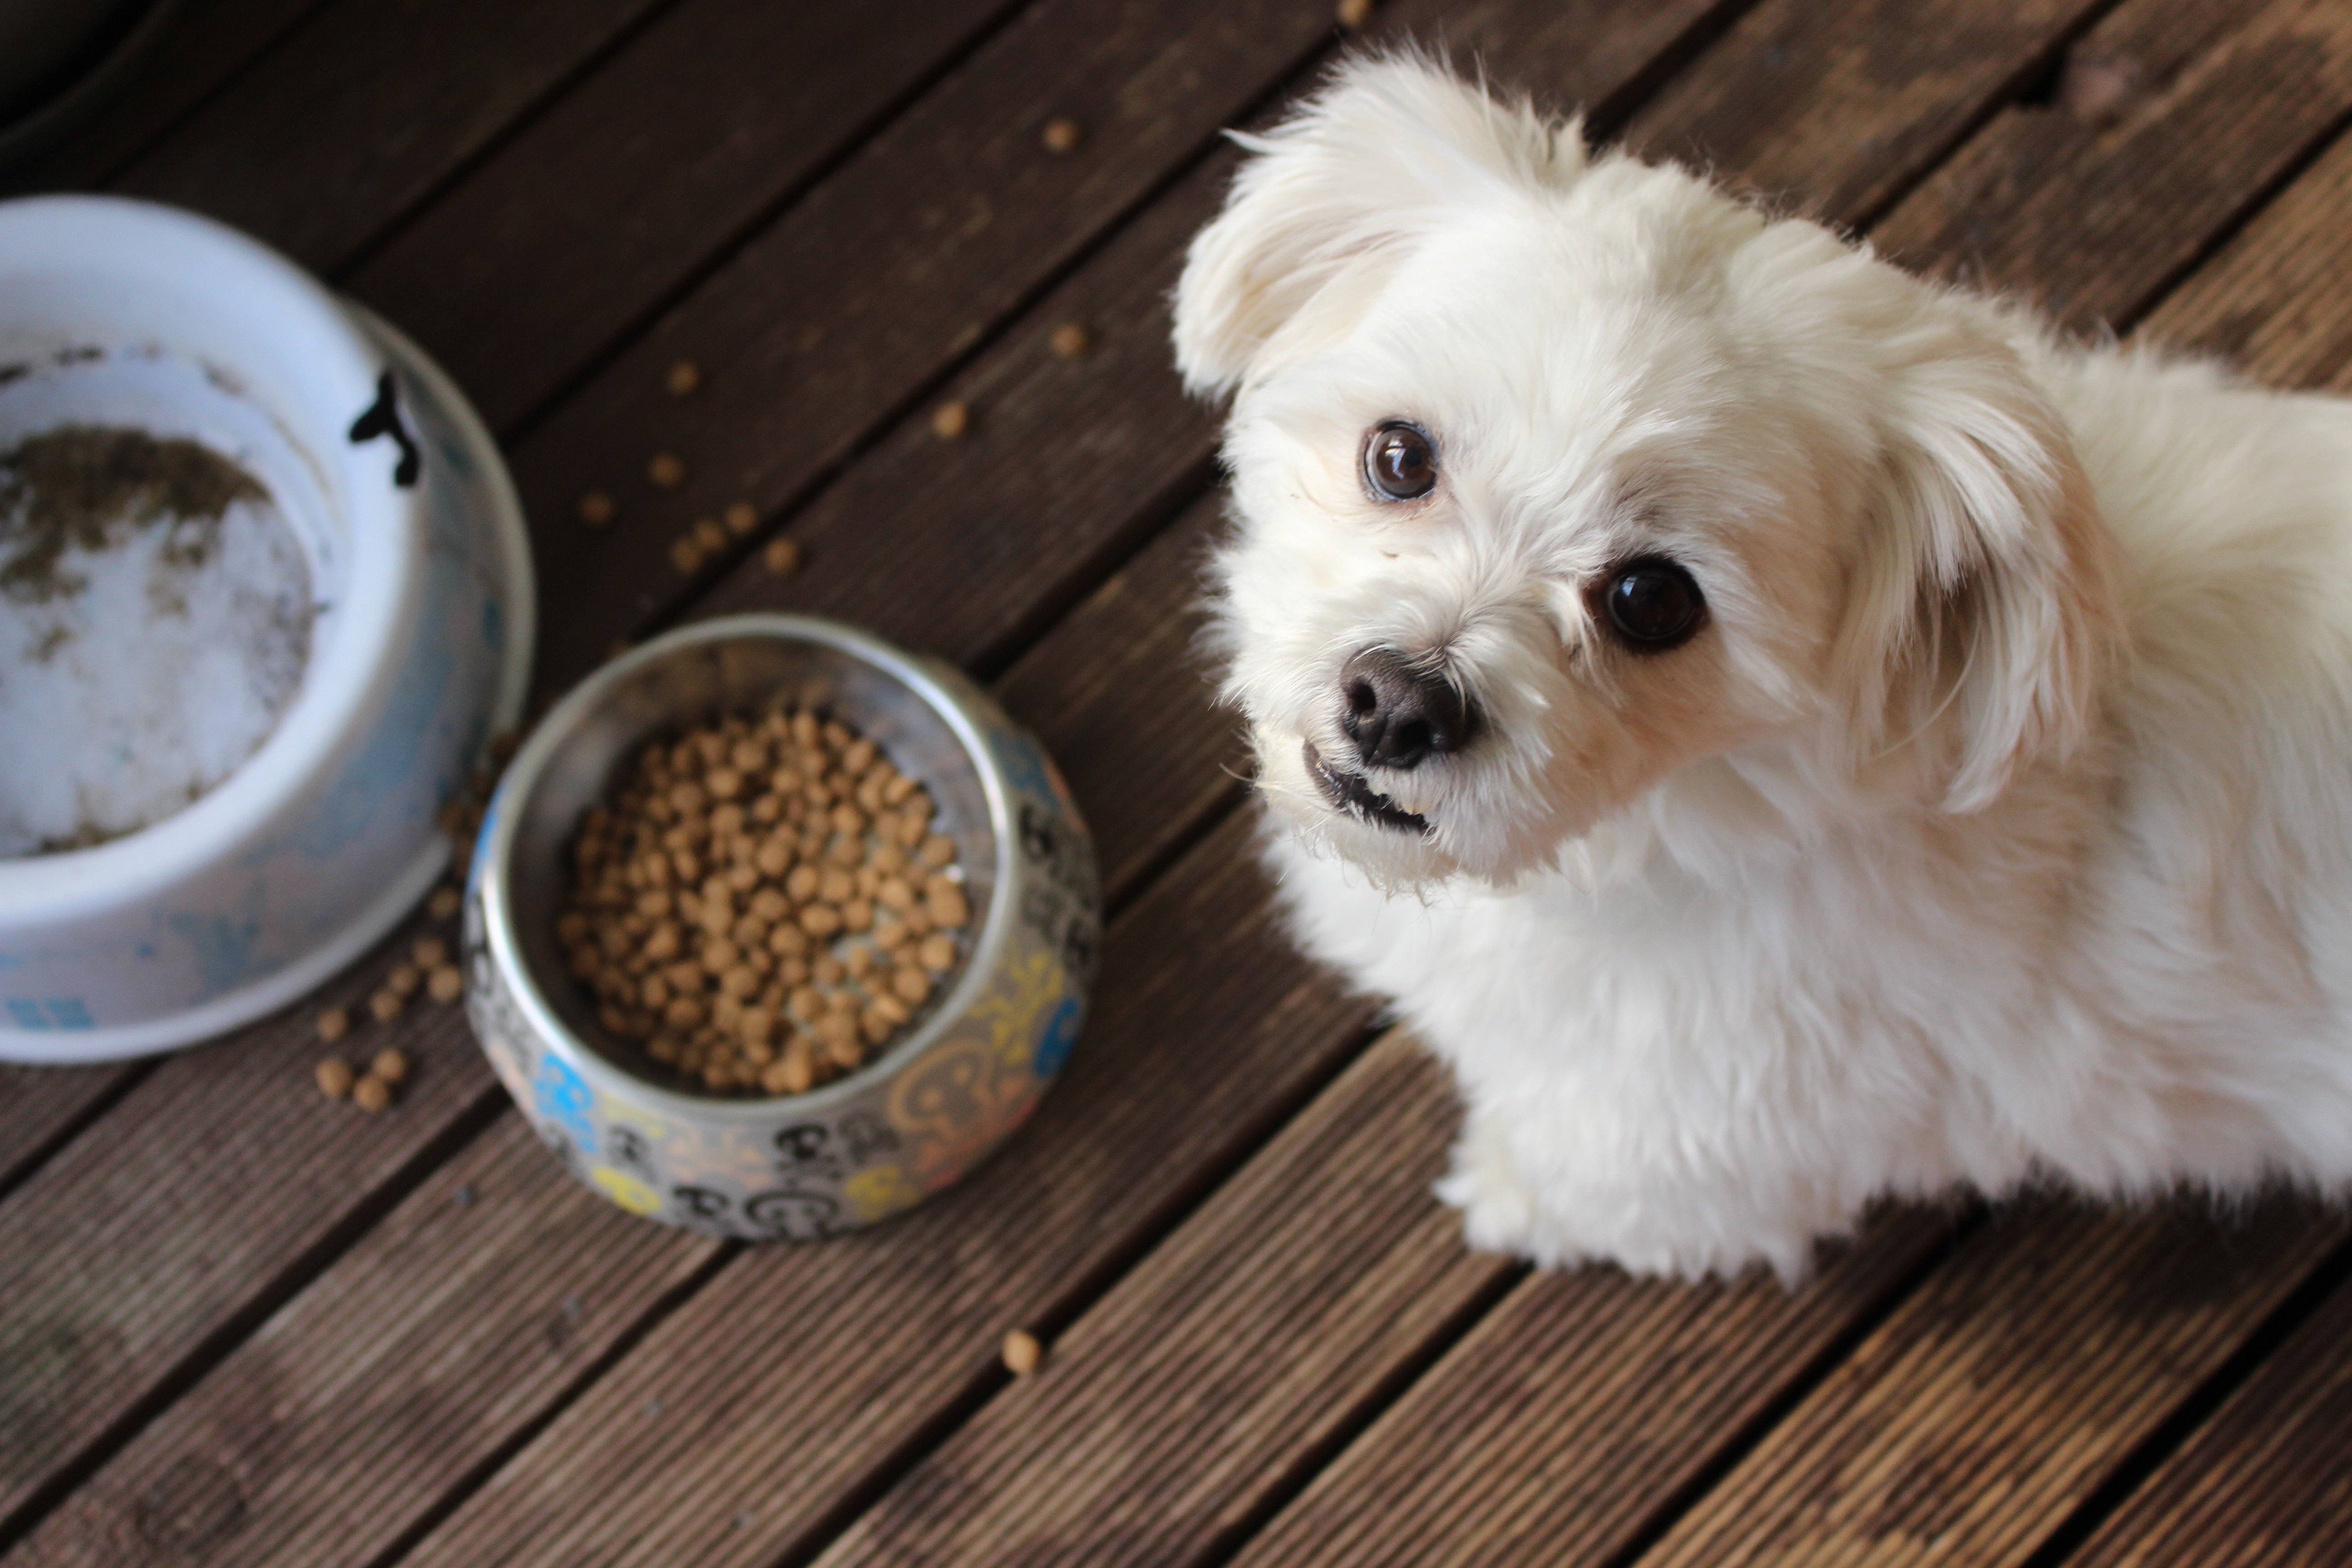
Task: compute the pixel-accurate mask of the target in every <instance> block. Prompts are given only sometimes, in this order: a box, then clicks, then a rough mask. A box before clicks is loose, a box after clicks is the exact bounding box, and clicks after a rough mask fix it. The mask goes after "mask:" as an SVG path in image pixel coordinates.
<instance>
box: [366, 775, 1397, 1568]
mask: <svg viewBox="0 0 2352 1568" xmlns="http://www.w3.org/2000/svg"><path fill="white" fill-rule="evenodd" d="M1246 832H1247V828H1246V825H1245V824H1244V823H1243V822H1241V821H1240V820H1238V819H1234V820H1232V821H1229V822H1228V824H1227V825H1226V826H1224V827H1223V828H1222V829H1221V830H1220V831H1219V832H1217V833H1216V834H1213V835H1212V836H1211V837H1208V838H1207V839H1205V840H1204V841H1203V842H1202V844H1201V845H1200V846H1199V847H1197V848H1195V849H1194V850H1193V851H1192V853H1191V854H1189V855H1187V856H1186V857H1185V858H1184V859H1183V861H1182V862H1181V864H1180V865H1179V866H1178V867H1177V868H1174V869H1173V870H1172V871H1171V873H1170V874H1169V875H1168V876H1166V877H1164V878H1161V879H1159V880H1158V881H1156V882H1155V883H1154V884H1153V886H1152V887H1151V889H1150V891H1148V892H1146V893H1145V894H1144V895H1143V896H1142V898H1141V899H1140V900H1138V901H1137V902H1136V903H1135V904H1134V905H1133V906H1131V907H1130V908H1129V910H1128V911H1127V912H1126V913H1125V914H1124V915H1123V916H1122V917H1120V919H1118V921H1115V922H1114V923H1113V925H1112V927H1111V930H1110V931H1109V933H1108V937H1107V939H1106V941H1105V943H1104V950H1103V984H1102V986H1101V990H1100V994H1099V1000H1098V1003H1097V1011H1096V1013H1095V1015H1094V1016H1092V1017H1090V1018H1089V1019H1088V1020H1087V1035H1086V1042H1085V1045H1084V1047H1083V1048H1082V1049H1081V1050H1080V1051H1079V1052H1078V1053H1077V1054H1076V1056H1074V1057H1073V1058H1071V1065H1070V1068H1069V1069H1068V1072H1067V1075H1066V1079H1064V1081H1063V1082H1061V1083H1060V1084H1058V1085H1056V1087H1055V1090H1054V1092H1053V1094H1052V1095H1051V1096H1049V1097H1048V1098H1047V1100H1046V1101H1045V1106H1044V1107H1043V1109H1041V1110H1039V1111H1038V1113H1037V1115H1036V1117H1035V1119H1034V1121H1032V1122H1031V1123H1030V1124H1029V1126H1028V1127H1026V1128H1024V1130H1023V1132H1022V1134H1021V1136H1020V1137H1019V1138H1018V1139H1016V1140H1014V1141H1013V1142H1012V1143H1010V1144H1009V1145H1007V1147H1006V1148H1005V1149H1004V1150H1003V1152H1001V1153H1000V1154H998V1155H997V1156H996V1157H995V1158H994V1159H992V1161H991V1162H990V1163H988V1164H987V1165H986V1166H985V1167H983V1168H982V1170H981V1171H980V1172H979V1173H977V1174H975V1175H974V1176H973V1177H972V1178H971V1180H970V1181H968V1182H967V1183H966V1184H964V1185H963V1186H961V1187H960V1188H958V1189H957V1190H956V1191H955V1192H953V1193H950V1194H946V1195H945V1196H943V1197H942V1198H940V1200H938V1201H936V1202H934V1203H931V1204H929V1205H925V1206H924V1207H923V1208H921V1209H919V1210H918V1211H916V1212H915V1213H914V1214H912V1215H908V1216H907V1217H906V1218H905V1219H903V1220H900V1221H897V1222H894V1223H893V1224H891V1225H889V1226H885V1227H883V1228H881V1229H879V1230H877V1231H872V1232H868V1233H865V1234H863V1235H860V1236H857V1237H851V1238H848V1239H846V1240H845V1241H844V1242H843V1243H842V1244H841V1245H839V1246H835V1245H831V1244H828V1245H827V1246H824V1247H761V1248H754V1249H751V1250H750V1251H747V1252H746V1253H745V1254H744V1255H743V1256H742V1257H741V1258H739V1259H737V1260H736V1261H735V1262H734V1263H733V1264H731V1265H730V1266H729V1267H728V1268H726V1269H725V1270H724V1271H723V1272H721V1273H720V1274H719V1276H718V1277H717V1278H716V1279H713V1280H712V1282H711V1283H710V1284H709V1286H708V1287H706V1288H705V1289H702V1290H701V1291H699V1292H698V1293H697V1294H696V1295H695V1297H694V1299H693V1300H690V1301H688V1302H687V1303H686V1304H685V1305H684V1306H682V1307H680V1308H679V1309H678V1310H677V1311H676V1312H674V1313H672V1314H670V1315H669V1316H668V1317H667V1318H665V1319H664V1320H663V1321H661V1323H660V1324H658V1325H657V1326H656V1328H655V1329H654V1330H653V1331H652V1332H651V1333H649V1334H648V1335H647V1336H646V1340H645V1341H644V1342H643V1343H642V1344H641V1345H639V1346H638V1347H637V1348H636V1350H635V1351H634V1352H632V1353H631V1354H630V1355H629V1356H628V1357H626V1358H625V1360H624V1361H623V1362H622V1363H620V1365H618V1366H617V1367H615V1368H614V1370H613V1372H612V1373H609V1374H607V1375H606V1376H605V1377H604V1378H603V1379H601V1380H600V1381H598V1382H597V1383H596V1384H595V1385H594V1386H593V1387H592V1388H591V1389H589V1390H588V1392H587V1393H586V1394H583V1395H582V1396H581V1398H580V1399H579V1400H578V1401H577V1402H576V1403H574V1404H573V1405H570V1406H569V1407H568V1408H566V1409H565V1410H564V1411H563V1412H562V1414H561V1415H558V1416H557V1417H556V1419H555V1420H554V1422H553V1423H552V1424H551V1425H550V1426H548V1428H547V1429H546V1431H545V1432H544V1433H543V1434H541V1436H540V1437H539V1438H538V1440H536V1441H534V1442H533V1443H531V1444H530V1446H529V1447H525V1448H524V1449H523V1450H522V1451H521V1452H520V1454H518V1455H517V1456H516V1457H515V1458H513V1459H512V1460H511V1461H509V1463H508V1464H507V1465H505V1466H504V1467H503V1468H500V1469H499V1472H498V1474H497V1475H495V1476H494V1477H492V1478H491V1479H490V1480H489V1481H488V1483H487V1484H486V1485H485V1486H484V1487H483V1489H481V1490H480V1491H479V1492H478V1493H476V1494H475V1495H474V1496H473V1497H472V1498H470V1499H469V1500H467V1503H466V1505H465V1506H464V1507H463V1508H461V1509H459V1510H458V1511H457V1514H456V1515H455V1516H453V1517H452V1518H451V1520H450V1521H448V1523H447V1524H446V1525H445V1526H444V1527H442V1528H441V1529H440V1530H438V1531H435V1532H434V1533H433V1534H432V1535H430V1536H428V1537H426V1538H425V1541H424V1542H422V1543H420V1545H419V1546H418V1548H417V1550H416V1552H415V1554H414V1555H413V1557H412V1558H411V1559H410V1561H412V1562H415V1563H452V1564H457V1563H467V1564H470V1563H495V1562H512V1561H519V1560H521V1559H524V1558H529V1559H531V1560H536V1561H548V1562H558V1561H569V1560H574V1559H576V1558H578V1557H580V1556H582V1555H583V1554H586V1553H588V1552H591V1551H592V1550H593V1552H594V1554H595V1556H596V1559H597V1560H598V1561H600V1562H603V1563H614V1564H620V1563H648V1564H660V1563H679V1562H691V1563H699V1564H709V1565H712V1568H717V1565H719V1564H730V1563H744V1564H751V1563H760V1564H764V1563H773V1562H775V1561H777V1560H778V1559H779V1558H781V1557H783V1556H786V1555H790V1554H796V1553H797V1552H800V1551H802V1550H803V1549H804V1548H805V1547H807V1546H808V1545H810V1544H812V1543H813V1539H816V1538H821V1536H822V1533H823V1532H824V1530H825V1528H826V1521H827V1518H828V1515H829V1514H830V1512H831V1510H833V1509H834V1508H835V1506H837V1504H838V1502H839V1500H841V1499H842V1498H843V1497H845V1495H849V1494H851V1493H852V1491H853V1490H854V1489H855V1488H856V1486H857V1485H858V1483H860V1482H861V1481H863V1480H865V1479H866V1477H867V1476H868V1475H869V1474H870V1473H871V1472H873V1471H874V1470H875V1469H876V1468H877V1467H878V1466H880V1465H882V1464H884V1463H886V1462H887V1459H888V1458H889V1457H890V1456H891V1455H893V1454H895V1453H897V1452H898V1451H899V1450H900V1449H902V1448H903V1447H905V1446H906V1445H907V1444H908V1443H910V1442H913V1441H916V1440H918V1439H919V1436H920V1435H921V1434H922V1432H923V1431H924V1430H925V1429H926V1428H927V1426H929V1423H930V1422H931V1421H932V1420H934V1419H935V1418H936V1417H937V1416H938V1415H940V1407H941V1405H942V1403H943V1402H944V1400H943V1396H946V1395H950V1394H954V1393H962V1394H969V1393H970V1392H971V1391H973V1390H976V1389H978V1388H981V1387H984V1386H985V1385H986V1384H987V1382H988V1381H989V1380H990V1379H991V1378H992V1377H993V1376H995V1375H997V1374H996V1373H995V1372H994V1357H995V1354H996V1350H997V1346H998V1344H999V1343H1000V1342H1001V1341H1002V1339H1003V1335H1004V1333H1005V1332H1006V1331H1008V1330H1010V1329H1013V1328H1015V1327H1017V1326H1020V1325H1023V1324H1034V1323H1041V1322H1051V1321H1054V1320H1055V1319H1056V1318H1057V1317H1059V1316H1061V1315H1062V1314H1063V1313H1065V1312H1066V1310H1067V1309H1068V1306H1069V1304H1071V1303H1072V1302H1073V1301H1074V1300H1076V1299H1079V1298H1082V1297H1083V1295H1084V1293H1085V1292H1086V1291H1087V1288H1088V1282H1089V1281H1090V1280H1091V1279H1094V1278H1095V1277H1096V1276H1097V1274H1099V1273H1100V1272H1101V1271H1102V1270H1104V1269H1106V1268H1111V1267H1115V1266H1116V1264H1117V1261H1118V1259H1119V1258H1121V1257H1122V1256H1124V1255H1125V1253H1126V1252H1127V1251H1128V1250H1129V1248H1131V1247H1133V1246H1134V1245H1135V1244H1136V1243H1137V1242H1138V1241H1139V1239H1142V1238H1145V1237H1149V1236H1150V1233H1151V1231H1152V1230H1153V1228H1155V1226H1157V1225H1159V1224H1160V1223H1163V1221H1164V1216H1166V1215H1168V1214H1169V1213H1170V1212H1171V1208H1172V1207H1173V1206H1175V1205H1181V1204H1182V1203H1183V1202H1185V1201H1186V1199H1187V1195H1188V1194H1189V1193H1191V1192H1192V1190H1193V1189H1195V1188H1196V1187H1198V1186H1199V1185H1200V1184H1202V1183H1203V1182H1204V1181H1205V1180H1208V1179H1210V1178H1212V1177H1213V1174H1214V1173H1217V1172H1218V1171H1219V1170H1220V1169H1221V1168H1222V1167H1223V1165H1225V1164H1226V1163H1229V1162H1230V1161H1231V1160H1232V1159H1234V1156H1235V1155H1236V1153H1237V1152H1240V1151H1242V1150H1245V1149H1246V1148H1247V1147H1249V1145H1250V1144H1251V1143H1253V1142H1255V1141H1256V1139H1258V1138H1259V1137H1262V1136H1263V1135H1264V1134H1265V1131H1270V1130H1271V1125H1270V1124H1272V1123H1276V1122H1278V1121H1279V1119H1280V1114H1281V1111H1282V1110H1283V1108H1284V1107H1285V1106H1286V1104H1287V1103H1289V1102H1290V1101H1292V1100H1296V1099H1297V1097H1298V1096H1299V1095H1300V1094H1301V1093H1302V1092H1303V1091H1305V1090H1306V1089H1308V1088H1310V1087H1311V1086H1312V1085H1313V1084H1314V1083H1315V1082H1316V1081H1317V1080H1318V1079H1320V1078H1321V1077H1323V1076H1325V1075H1326V1074H1328V1072H1329V1071H1330V1070H1331V1069H1332V1068H1334V1067H1335V1066H1337V1065H1338V1063H1339V1062H1340V1061H1342V1060H1344V1059H1345V1058H1347V1056H1348V1055H1349V1054H1350V1053H1351V1052H1352V1051H1353V1049H1354V1048H1355V1046H1356V1043H1357V1041H1358V1039H1359V1038H1360V1034H1361V1031H1362V1028H1363V1026H1364V1024H1365V1021H1366V1018H1367V1016H1368V1013H1369V1009H1367V1008H1366V1007H1365V1006H1363V1005H1361V1004H1360V1003H1354V1002H1349V1001H1346V1000H1343V999H1342V998H1340V997H1339V996H1338V995H1337V994H1334V993H1333V991H1332V990H1331V988H1330V986H1329V984H1328V982H1327V981H1325V980H1323V979H1322V978H1321V977H1319V976H1317V975H1315V974H1314V973H1311V972H1310V971H1309V970H1308V969H1307V965H1306V964H1305V963H1303V962H1302V961H1300V960H1297V959H1296V958H1279V957H1277V958H1276V959H1274V960H1272V961H1269V959H1268V958H1267V956H1266V955H1267V952H1268V948H1269V942H1268V939H1269V936H1270V932H1269V931H1268V929H1267V926H1268V921H1267V920H1266V918H1265V912H1264V901H1265V884H1264V881H1263V880H1262V879H1261V878H1260V877H1259V875H1258V873H1257V872H1256V870H1255V867H1253V866H1252V865H1251V863H1250V858H1249V857H1248V856H1247V855H1246V854H1245V853H1244V842H1245V837H1246ZM786 1303H789V1320H788V1323H789V1326H788V1328H787V1329H786V1330H785V1331H781V1332H752V1333H746V1332H744V1331H742V1325H744V1324H746V1323H752V1322H761V1321H769V1320H771V1319H772V1318H773V1317H774V1315H775V1314H776V1313H777V1311H778V1310H780V1308H781V1307H782V1305H783V1304H786ZM786 1478H789V1480H788V1483H787V1482H786V1481H785V1479H786Z"/></svg>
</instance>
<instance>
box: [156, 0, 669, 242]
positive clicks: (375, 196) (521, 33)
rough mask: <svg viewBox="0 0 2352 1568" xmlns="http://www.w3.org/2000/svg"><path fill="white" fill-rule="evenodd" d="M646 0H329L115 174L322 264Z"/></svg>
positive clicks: (436, 176)
mask: <svg viewBox="0 0 2352 1568" xmlns="http://www.w3.org/2000/svg"><path fill="white" fill-rule="evenodd" d="M657 3H658V0H501V3H500V4H498V5H480V4H478V3H476V0H340V3H338V4H336V5H333V6H332V7H331V9H329V10H328V11H326V12H325V13H324V14H322V15H321V16H319V17H318V18H317V19H316V20H315V21H313V22H312V23H311V24H310V26H305V27H303V28H301V29H300V30H299V32H297V33H296V34H295V35H294V36H293V37H290V38H289V39H288V40H287V42H286V44H285V46H284V47H281V48H278V49H273V50H271V51H270V52H269V53H268V55H267V56H266V57H265V58H263V59H262V60H261V61H260V62H259V63H258V64H257V66H256V67H255V68H253V70H251V71H250V72H249V73H247V75H246V77H245V78H244V79H241V80H240V81H238V82H237V84H236V89H235V90H233V91H231V92H228V93H226V94H224V95H222V96H221V97H219V98H217V99H215V100H213V101H212V102H210V103H207V104H205V106H204V107H203V108H202V109H200V110H197V112H196V113H195V114H194V116H193V117H192V118H191V119H190V120H189V121H187V122H186V123H185V124H183V125H180V126H178V127H176V128H175V129H174V130H173V133H172V135H171V136H170V137H168V138H167V139H165V140H164V141H163V142H162V143H161V144H159V145H158V146H156V147H155V148H154V149H152V151H151V152H149V153H146V154H144V155H143V156H142V157H140V158H139V159H137V160H136V161H135V162H134V163H131V166H130V167H129V168H128V169H126V170H124V171H123V172H122V174H121V175H120V176H119V177H118V178H117V179H116V180H115V182H114V184H115V188H117V189H119V190H121V192H122V193H123V194H125V195H141V196H149V197H152V198H153V199H155V200H157V201H166V202H173V203H175V204H177V205H181V206H186V207H193V208H194V209H195V210H196V211H198V212H202V213H207V214H209V215H211V216H214V217H217V218H220V219H222V220H224V221H226V222H227V223H231V224H234V225H236V226H237V227H239V228H242V229H244V230H245V231H246V232H247V233H248V234H252V235H254V236H256V237H259V238H261V239H263V240H266V241H268V243H269V244H271V245H273V246H276V247H278V249H280V250H283V251H285V252H286V253H287V254H288V255H289V256H291V257H293V258H295V259H296V260H297V261H299V262H301V263H303V264H304V265H306V266H309V267H312V268H319V269H321V270H331V269H332V268H334V267H335V265H336V264H337V263H338V262H340V261H341V260H342V259H343V258H345V257H346V256H348V255H349V254H350V253H351V251H352V249H353V247H357V246H358V245H360V244H361V243H362V241H364V240H365V239H366V238H367V237H369V236H370V235H372V234H374V233H376V232H377V231H378V230H379V229H381V228H382V227H383V226H384V225H385V224H386V223H388V222H389V221H391V220H392V219H393V218H394V217H395V216H398V214H399V213H400V212H401V210H402V209H403V208H404V207H406V206H407V205H410V204H411V203H413V202H415V201H417V200H418V199H420V198H421V197H423V196H425V195H426V194H427V193H428V192H429V191H430V190H431V189H432V188H433V186H434V185H435V184H437V183H438V182H439V181H441V180H442V179H443V178H444V177H446V175H447V174H448V173H449V171H450V170H451V168H452V167H453V166H455V165H456V164H457V163H460V162H461V161H462V160H464V159H465V158H466V157H467V156H468V155H470V154H472V153H476V152H478V150H479V149H481V148H482V147H483V146H484V145H485V144H486V143H487V142H488V141H489V140H490V139H491V138H492V137H493V136H495V135H496V134H497V133H498V132H500V131H502V130H503V129H505V127H506V126H507V125H508V124H509V122H510V121H513V119H514V118H515V117H516V116H517V115H518V114H520V113H521V112H523V111H524V110H526V109H528V108H529V107H530V104H531V103H532V102H533V101H534V100H536V99H538V98H539V97H540V95H541V94H542V93H544V92H546V91H547V90H548V89H551V88H552V87H553V86H555V85H556V84H557V83H558V82H560V81H561V80H562V79H563V78H564V77H565V76H566V75H567V74H568V73H570V72H571V71H572V70H574V69H576V68H579V67H580V66H581V65H583V63H584V62H586V61H587V60H588V59H589V58H592V57H593V55H594V54H595V53H596V51H597V50H598V49H599V48H601V47H604V45H605V44H607V43H609V42H610V41H611V40H612V39H613V38H614V37H615V36H616V35H617V34H618V33H620V32H621V31H622V30H623V29H624V28H625V27H626V26H628V25H629V24H630V23H631V22H632V21H633V20H635V18H636V17H637V16H640V15H642V14H643V13H644V12H645V11H646V8H647V7H648V6H649V5H654V4H657Z"/></svg>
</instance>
